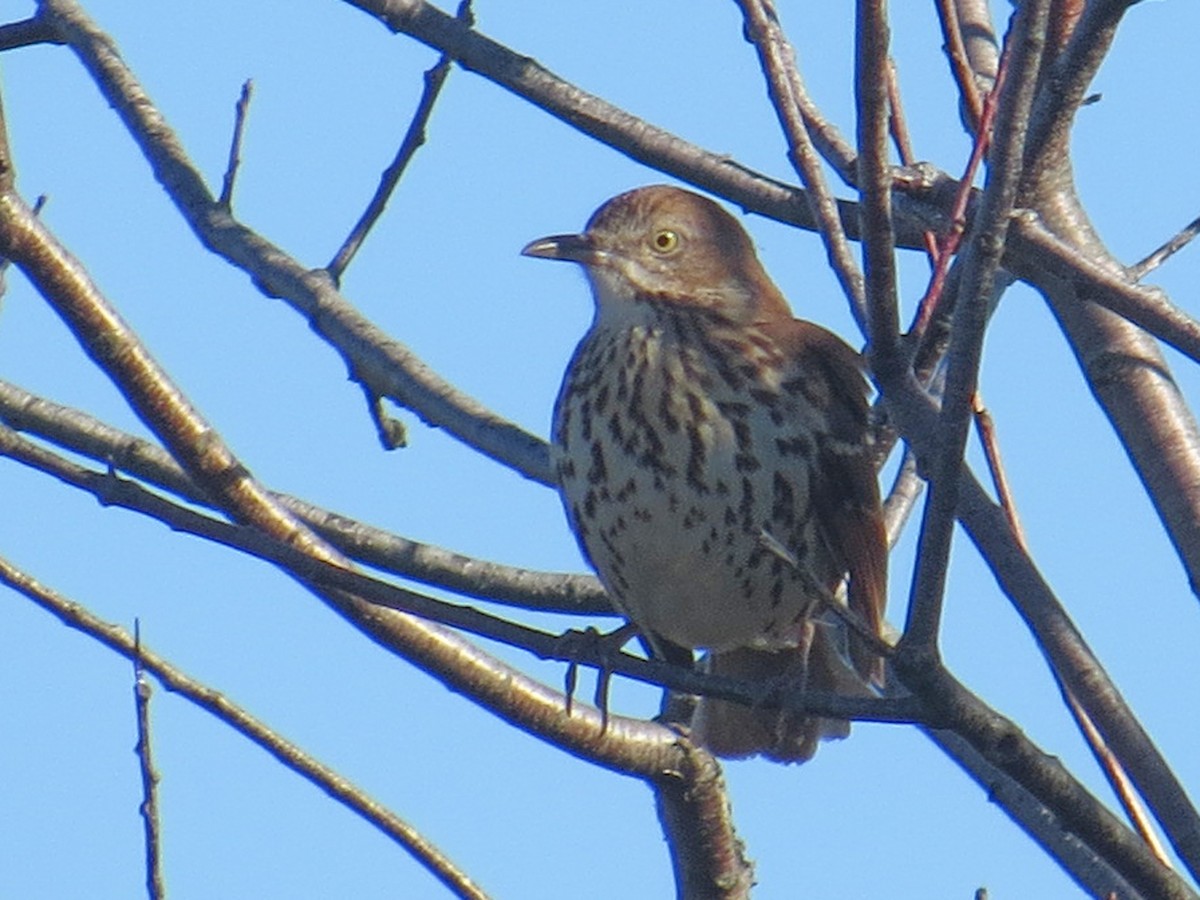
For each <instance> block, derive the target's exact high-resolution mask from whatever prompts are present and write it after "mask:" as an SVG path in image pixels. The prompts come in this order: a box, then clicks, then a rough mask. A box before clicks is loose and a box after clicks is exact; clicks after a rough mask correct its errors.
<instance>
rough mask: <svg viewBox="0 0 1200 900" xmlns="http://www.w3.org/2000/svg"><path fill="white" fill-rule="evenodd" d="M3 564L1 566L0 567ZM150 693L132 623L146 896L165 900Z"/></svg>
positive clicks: (139, 640)
mask: <svg viewBox="0 0 1200 900" xmlns="http://www.w3.org/2000/svg"><path fill="white" fill-rule="evenodd" d="M0 564H2V563H0ZM152 693H153V691H152V689H151V687H150V682H149V680H148V679H147V678H146V672H145V668H144V665H143V662H142V629H141V624H140V623H139V622H138V620H137V619H134V620H133V699H134V704H135V706H136V708H137V746H136V748H135V750H136V752H137V758H138V768H139V770H140V771H141V774H142V805H141V809H140V812H141V815H142V833H143V836H144V840H145V842H146V892H147V894H149V896H150V900H160V898H162V897H165V896H166V885H165V884H164V883H163V875H162V846H161V842H160V840H159V818H158V772H157V771H155V768H154V760H153V758H152V754H151V751H150V696H151V694H152Z"/></svg>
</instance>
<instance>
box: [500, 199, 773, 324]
mask: <svg viewBox="0 0 1200 900" xmlns="http://www.w3.org/2000/svg"><path fill="white" fill-rule="evenodd" d="M521 252H522V253H523V254H524V255H526V256H535V257H539V258H542V259H565V260H569V261H571V262H577V263H579V264H580V265H582V266H583V267H584V268H585V269H586V271H587V274H588V279H589V281H590V282H591V284H592V291H593V293H594V294H595V297H596V301H597V303H598V304H599V305H600V307H601V312H602V313H603V312H604V308H605V306H606V305H607V306H614V307H620V306H621V305H622V304H630V303H638V302H649V303H661V304H670V305H672V306H675V307H679V308H689V307H690V308H693V309H696V310H697V311H699V310H706V311H708V312H711V313H715V314H717V315H720V316H721V317H723V318H725V319H728V320H731V321H734V322H738V323H747V324H748V323H751V322H758V321H765V320H769V319H773V318H776V317H779V316H781V315H782V316H786V317H788V318H790V317H791V313H790V312H789V310H788V307H787V303H786V302H785V301H784V299H783V297H782V296H781V295H780V293H779V290H778V289H777V288H776V287H775V285H774V284H773V283H772V282H771V280H770V278H768V277H767V274H766V272H765V271H764V270H763V267H762V264H761V263H760V262H759V261H758V257H757V256H756V255H755V253H754V245H753V244H752V243H751V242H750V237H749V235H747V234H746V231H745V229H743V228H742V226H741V225H740V224H738V221H737V220H736V219H735V218H734V217H733V216H731V215H730V214H729V213H727V212H726V211H725V210H724V209H722V208H721V207H720V206H718V205H717V204H716V203H714V202H713V201H711V200H709V199H707V198H706V197H701V196H700V195H699V194H694V193H692V192H691V191H685V190H681V189H680V188H675V187H669V186H667V185H653V186H650V187H643V188H638V189H636V190H632V191H628V192H627V193H624V194H620V195H618V196H616V197H614V198H613V199H611V200H609V201H608V202H607V203H605V204H604V205H603V206H601V207H600V208H599V209H598V210H596V212H595V213H594V214H593V215H592V217H591V219H589V220H588V223H587V227H586V228H585V230H584V231H583V233H582V234H560V235H554V236H552V237H545V238H541V239H539V240H536V241H533V242H532V243H530V244H528V245H527V246H526V247H525V248H524V249H523V250H522V251H521ZM612 311H614V312H617V311H618V310H616V309H614V310H612Z"/></svg>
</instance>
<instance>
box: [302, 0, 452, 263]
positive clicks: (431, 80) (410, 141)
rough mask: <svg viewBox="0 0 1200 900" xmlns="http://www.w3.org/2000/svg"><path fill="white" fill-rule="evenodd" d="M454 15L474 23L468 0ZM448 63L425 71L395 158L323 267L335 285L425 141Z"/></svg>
mask: <svg viewBox="0 0 1200 900" xmlns="http://www.w3.org/2000/svg"><path fill="white" fill-rule="evenodd" d="M457 17H458V18H459V19H461V20H462V21H463V22H465V23H466V24H467V26H468V27H469V26H471V25H474V24H475V15H474V13H473V12H472V11H471V0H462V3H460V4H459V7H458V13H457ZM450 63H451V59H450V57H449V56H447V55H446V54H444V53H443V54H442V57H441V59H439V60H438V61H437V63H435V64H434V66H433V68H432V69H430V70H429V71H427V72H426V73H425V88H424V89H423V90H422V91H421V99H420V100H419V101H417V110H416V112H415V113H413V117H412V121H411V122H409V124H408V130H407V131H406V132H405V133H404V139H403V140H401V141H400V148H399V149H398V150H397V151H396V158H395V159H393V160H392V164H391V165H390V166H388V167H387V169H385V170H384V173H383V177H382V178H380V180H379V187H378V189H377V190H376V191H375V195H374V196H373V197H372V198H371V202H370V203H368V204H367V208H366V209H365V210H363V214H362V215H361V216H360V217H359V220H358V222H356V223H355V225H354V228H352V229H351V230H350V234H348V235H347V236H346V240H345V241H343V242H342V246H341V247H339V248H338V251H337V253H335V254H334V257H333V259H332V260H330V262H329V265H327V266H326V267H325V271H327V272H328V273H329V275H330V277H331V278H333V283H334V284H335V285H339V286H340V285H341V281H342V273H343V272H345V271H346V266H348V265H350V261H351V260H352V259H354V255H355V254H356V253H358V248H359V247H361V246H362V243H363V241H364V240H366V237H367V233H368V232H369V231H370V230H371V229H372V228H373V227H374V225H375V222H376V221H378V219H379V217H380V216H381V215H383V211H384V209H385V208H386V207H387V204H388V201H389V200H390V199H391V196H392V193H393V192H394V191H395V190H396V185H398V184H399V183H400V178H401V176H402V175H403V174H404V170H405V169H407V168H408V164H409V162H411V161H412V158H413V156H414V155H415V154H416V152H417V150H419V149H420V148H421V145H423V144H424V143H425V128H426V127H427V126H428V125H429V117H430V116H431V115H433V107H434V105H435V104H436V103H437V101H438V97H440V96H441V93H442V85H444V84H445V83H446V76H447V75H449V74H450Z"/></svg>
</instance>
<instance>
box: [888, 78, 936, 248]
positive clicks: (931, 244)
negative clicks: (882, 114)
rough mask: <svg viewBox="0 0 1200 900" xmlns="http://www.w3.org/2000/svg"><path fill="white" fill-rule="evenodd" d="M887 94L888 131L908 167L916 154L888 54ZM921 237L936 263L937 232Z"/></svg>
mask: <svg viewBox="0 0 1200 900" xmlns="http://www.w3.org/2000/svg"><path fill="white" fill-rule="evenodd" d="M887 96H888V109H889V111H890V115H889V116H888V131H889V132H890V133H891V135H892V143H893V144H895V145H896V151H897V152H898V153H899V154H900V162H901V164H903V165H905V166H909V167H913V166H916V165H917V156H916V154H915V153H914V152H913V145H912V138H911V137H910V136H909V133H908V122H907V120H906V119H905V116H904V99H903V97H902V96H901V94H900V76H899V74H898V73H897V72H896V61H895V60H894V59H892V58H891V57H890V56H889V57H888V60H887ZM923 238H924V241H925V255H926V256H928V257H929V262H930V264H931V265H936V264H937V261H938V258H939V256H940V255H941V251H940V250H939V248H938V239H937V234H936V233H935V232H932V231H926V232H925V234H924V235H923Z"/></svg>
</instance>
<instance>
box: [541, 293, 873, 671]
mask: <svg viewBox="0 0 1200 900" xmlns="http://www.w3.org/2000/svg"><path fill="white" fill-rule="evenodd" d="M808 327H812V328H815V327H816V326H808ZM826 334H827V333H826ZM748 351H749V352H748ZM568 372H569V376H568V378H567V380H566V381H565V382H564V384H563V387H562V390H561V392H560V394H559V398H558V402H557V405H556V407H555V417H554V418H555V420H554V435H555V441H556V444H557V447H558V474H559V480H560V489H561V493H562V497H563V502H564V505H565V507H566V510H567V515H568V516H569V518H570V520H571V524H572V526H573V529H574V531H575V534H576V536H577V537H578V539H579V541H580V544H581V546H582V547H583V550H584V552H585V553H586V554H587V556H588V557H589V558H590V560H591V562H592V564H593V566H594V567H595V568H596V570H597V572H598V573H599V575H600V579H601V581H602V582H603V583H604V585H605V587H606V588H607V589H608V590H609V592H610V594H611V595H612V596H613V598H614V600H615V602H616V603H617V604H618V606H619V607H620V608H621V610H622V611H623V612H625V613H626V615H628V616H629V618H631V619H632V620H633V621H634V622H635V623H636V624H637V625H638V626H639V627H640V628H642V629H643V630H648V631H649V632H651V633H653V634H657V635H661V636H663V637H664V638H666V639H667V640H669V641H671V642H673V643H675V644H679V645H681V646H685V647H690V648H703V649H708V650H726V649H731V648H736V647H757V648H780V647H788V646H794V645H795V644H796V643H797V641H798V639H799V632H800V627H801V625H802V623H803V620H804V619H805V617H806V616H808V615H809V614H810V613H811V612H812V610H813V606H814V603H815V602H816V601H817V600H818V598H819V597H820V596H822V595H823V594H824V595H825V596H828V595H829V593H830V592H831V591H832V590H833V589H834V587H835V586H836V585H837V583H838V582H839V581H840V580H841V578H842V577H843V576H844V575H845V564H844V561H842V560H841V559H840V557H839V555H838V552H837V550H836V548H831V547H830V545H829V540H828V537H827V535H826V534H825V533H824V531H823V530H822V528H821V527H820V523H819V516H818V515H817V514H814V510H813V499H814V486H813V485H812V484H810V477H820V458H821V456H822V455H823V454H825V455H827V454H828V453H829V452H831V451H830V447H831V446H832V447H833V451H834V452H836V451H837V449H838V448H837V446H836V443H837V440H836V427H835V424H836V423H831V422H830V421H828V415H829V413H828V410H829V408H830V405H831V404H830V396H829V395H830V391H831V390H832V389H833V386H831V384H830V382H829V380H828V378H827V377H826V373H825V372H824V371H822V370H821V369H820V368H819V367H817V368H814V369H813V370H806V369H805V367H804V363H803V362H798V361H797V360H796V358H795V355H794V354H788V353H786V352H785V350H784V349H783V348H781V347H780V346H779V345H778V344H777V343H776V341H775V340H774V339H773V338H772V337H771V336H770V334H769V332H768V330H766V329H758V328H755V327H753V326H751V327H749V328H747V327H746V326H745V325H740V326H738V327H737V328H736V330H735V329H734V328H732V327H723V326H722V323H721V322H720V320H719V319H717V318H714V317H710V316H706V315H697V313H696V311H695V310H691V311H689V313H688V314H686V315H680V314H678V313H676V312H675V311H674V310H672V309H670V307H669V305H663V306H662V308H659V309H657V310H655V315H653V316H649V317H646V318H645V319H642V320H640V321H639V320H637V319H634V320H626V321H623V322H619V323H616V324H614V325H612V326H608V327H606V326H605V323H604V322H603V320H598V321H597V323H596V324H595V325H594V326H593V328H592V330H591V331H590V332H589V333H588V334H587V335H586V336H585V338H584V340H583V341H582V343H581V344H580V345H579V347H578V348H577V350H576V354H575V358H574V360H573V361H572V364H571V366H570V368H569V370H568ZM863 391H865V385H864V386H862V387H861V388H860V393H862V392H863ZM863 405H864V408H865V401H864V403H863ZM854 449H855V452H861V447H856V448H854ZM813 472H816V475H815V476H811V475H810V473H813Z"/></svg>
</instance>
